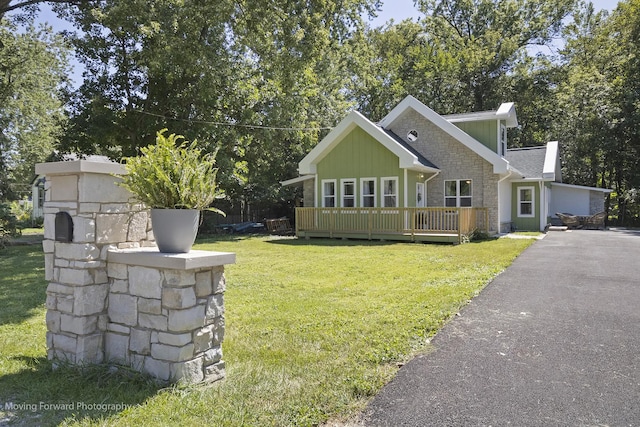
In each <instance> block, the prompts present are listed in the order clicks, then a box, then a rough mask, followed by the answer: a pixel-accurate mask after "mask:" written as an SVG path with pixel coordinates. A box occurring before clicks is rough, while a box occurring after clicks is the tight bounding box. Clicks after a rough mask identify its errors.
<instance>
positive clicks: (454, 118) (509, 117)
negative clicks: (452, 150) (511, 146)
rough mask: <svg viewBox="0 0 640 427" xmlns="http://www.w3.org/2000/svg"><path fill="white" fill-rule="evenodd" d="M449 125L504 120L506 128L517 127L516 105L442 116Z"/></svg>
mask: <svg viewBox="0 0 640 427" xmlns="http://www.w3.org/2000/svg"><path fill="white" fill-rule="evenodd" d="M442 117H444V118H445V119H447V120H448V121H450V122H451V123H460V122H480V121H485V120H505V121H506V124H507V127H508V128H514V127H517V126H518V116H517V115H516V104H515V103H513V102H505V103H503V104H501V105H500V107H498V109H497V110H492V111H479V112H476V113H462V114H448V115H445V116H442Z"/></svg>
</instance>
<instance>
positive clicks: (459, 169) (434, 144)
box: [390, 110, 500, 232]
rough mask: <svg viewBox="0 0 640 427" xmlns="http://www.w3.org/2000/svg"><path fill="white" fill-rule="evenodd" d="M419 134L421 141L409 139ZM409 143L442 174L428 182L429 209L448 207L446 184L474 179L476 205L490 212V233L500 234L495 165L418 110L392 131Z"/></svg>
mask: <svg viewBox="0 0 640 427" xmlns="http://www.w3.org/2000/svg"><path fill="white" fill-rule="evenodd" d="M413 129H415V130H417V131H418V139H417V140H416V141H415V142H409V141H408V140H407V139H406V136H407V133H408V132H409V131H410V130H413ZM390 130H391V131H393V132H394V133H395V134H396V135H398V136H400V137H401V138H402V139H403V140H405V142H407V144H410V145H412V146H414V147H415V148H416V149H417V150H418V151H419V152H421V153H423V154H424V155H425V157H426V158H427V159H429V160H430V161H431V162H433V164H435V165H436V166H437V167H438V168H439V169H440V170H441V171H442V172H441V173H440V174H439V175H438V176H436V177H435V178H433V179H432V180H430V181H429V182H428V183H427V206H431V207H437V206H444V181H445V180H451V179H471V180H472V206H474V207H486V208H488V210H489V231H490V232H497V231H498V230H499V228H500V227H499V224H498V180H499V175H497V174H494V173H493V166H492V165H491V164H490V163H489V162H487V161H486V160H484V159H483V158H482V157H480V156H479V155H478V154H476V153H474V152H473V151H471V150H470V149H469V148H467V147H466V146H464V145H463V144H462V143H460V142H458V141H457V140H455V139H454V138H453V137H451V136H450V135H449V134H447V133H446V132H444V131H443V130H442V129H440V128H439V127H437V126H436V125H434V124H433V123H431V122H430V121H428V120H426V119H425V118H424V117H423V116H422V115H420V114H419V113H417V112H415V111H413V110H412V111H409V112H407V113H406V114H404V115H403V116H402V117H400V118H398V120H396V121H395V122H394V123H393V124H392V126H391V128H390Z"/></svg>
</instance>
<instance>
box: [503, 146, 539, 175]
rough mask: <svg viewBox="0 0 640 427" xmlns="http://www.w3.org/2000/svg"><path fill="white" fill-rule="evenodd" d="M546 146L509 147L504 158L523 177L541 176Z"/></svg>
mask: <svg viewBox="0 0 640 427" xmlns="http://www.w3.org/2000/svg"><path fill="white" fill-rule="evenodd" d="M546 154H547V147H529V148H510V149H508V150H507V155H506V156H505V158H506V159H507V160H508V161H509V164H510V165H511V166H513V167H514V168H516V169H517V170H518V171H520V172H522V173H523V174H524V177H525V178H542V172H543V170H544V158H545V155H546Z"/></svg>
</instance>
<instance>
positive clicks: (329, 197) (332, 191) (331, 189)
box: [322, 179, 336, 208]
mask: <svg viewBox="0 0 640 427" xmlns="http://www.w3.org/2000/svg"><path fill="white" fill-rule="evenodd" d="M335 206H336V180H335V179H323V180H322V207H323V208H334V207H335Z"/></svg>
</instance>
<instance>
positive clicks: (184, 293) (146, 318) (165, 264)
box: [105, 249, 235, 383]
mask: <svg viewBox="0 0 640 427" xmlns="http://www.w3.org/2000/svg"><path fill="white" fill-rule="evenodd" d="M108 261H109V267H108V275H109V281H110V285H111V286H110V291H109V295H108V299H109V309H108V322H107V332H106V339H105V356H106V359H107V361H111V362H118V363H124V364H126V365H130V366H132V367H133V368H134V369H136V370H139V371H143V372H147V373H149V374H151V375H153V376H154V377H156V378H159V379H161V380H168V381H171V382H176V381H181V382H187V383H198V382H212V381H216V380H218V379H220V378H222V377H223V376H224V362H223V361H222V347H221V344H222V338H223V336H224V317H223V314H224V302H223V292H224V289H225V279H224V265H225V264H231V263H235V254H232V253H224V252H209V251H196V250H192V251H191V252H189V253H188V254H162V253H159V252H158V251H157V250H139V249H127V250H111V251H109V255H108Z"/></svg>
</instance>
